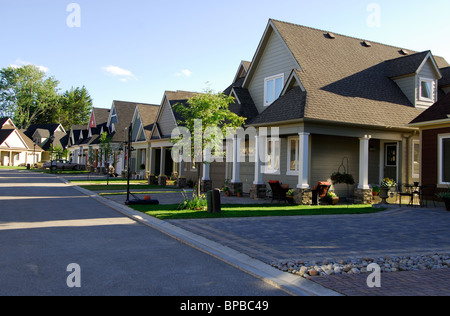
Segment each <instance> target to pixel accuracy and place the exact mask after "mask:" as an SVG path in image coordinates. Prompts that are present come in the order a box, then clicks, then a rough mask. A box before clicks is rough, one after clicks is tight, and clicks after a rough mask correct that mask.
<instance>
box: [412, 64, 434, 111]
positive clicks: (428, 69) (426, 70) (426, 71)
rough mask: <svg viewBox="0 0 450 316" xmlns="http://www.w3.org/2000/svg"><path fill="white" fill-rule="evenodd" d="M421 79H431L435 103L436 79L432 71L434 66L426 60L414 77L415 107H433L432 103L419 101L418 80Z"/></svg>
mask: <svg viewBox="0 0 450 316" xmlns="http://www.w3.org/2000/svg"><path fill="white" fill-rule="evenodd" d="M421 78H426V79H433V80H434V81H433V86H432V89H431V90H432V91H433V99H434V100H435V101H437V97H436V95H437V81H436V80H437V77H436V73H435V71H434V66H433V64H432V63H431V61H430V60H428V61H427V62H426V63H425V65H423V67H422V69H421V70H420V72H419V73H418V74H417V76H416V98H417V101H416V104H415V105H416V106H422V107H423V106H425V107H430V106H431V105H433V103H434V102H427V101H422V100H420V79H421Z"/></svg>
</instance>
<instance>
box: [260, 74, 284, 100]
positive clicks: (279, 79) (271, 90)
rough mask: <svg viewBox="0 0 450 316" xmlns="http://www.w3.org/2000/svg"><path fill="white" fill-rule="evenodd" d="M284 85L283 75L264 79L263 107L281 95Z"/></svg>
mask: <svg viewBox="0 0 450 316" xmlns="http://www.w3.org/2000/svg"><path fill="white" fill-rule="evenodd" d="M283 84H284V74H279V75H275V76H271V77H267V78H266V79H264V106H269V105H271V104H272V103H273V102H275V101H276V100H277V99H278V98H279V97H280V95H281V91H282V90H283Z"/></svg>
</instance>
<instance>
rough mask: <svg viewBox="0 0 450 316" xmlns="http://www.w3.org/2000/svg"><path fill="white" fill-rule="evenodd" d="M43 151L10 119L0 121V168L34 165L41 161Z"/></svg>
mask: <svg viewBox="0 0 450 316" xmlns="http://www.w3.org/2000/svg"><path fill="white" fill-rule="evenodd" d="M43 151H44V150H43V149H42V148H41V147H40V146H39V145H37V144H35V143H34V142H33V141H32V140H31V139H30V138H28V137H27V136H26V135H25V134H24V133H23V132H21V131H20V130H18V129H17V128H16V126H15V125H14V123H13V121H12V120H11V119H9V118H2V119H0V166H26V165H28V164H29V165H34V164H35V163H38V162H40V161H41V155H42V152H43Z"/></svg>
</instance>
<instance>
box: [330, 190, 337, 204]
mask: <svg viewBox="0 0 450 316" xmlns="http://www.w3.org/2000/svg"><path fill="white" fill-rule="evenodd" d="M327 198H328V201H329V202H330V204H331V205H336V204H338V203H339V197H338V196H337V194H336V193H334V192H333V191H328V193H327Z"/></svg>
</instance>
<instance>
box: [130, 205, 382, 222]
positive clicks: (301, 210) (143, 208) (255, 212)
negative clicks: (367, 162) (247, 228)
mask: <svg viewBox="0 0 450 316" xmlns="http://www.w3.org/2000/svg"><path fill="white" fill-rule="evenodd" d="M177 206H178V204H172V205H133V206H130V207H132V208H133V209H135V210H137V211H139V212H143V213H145V214H147V215H150V216H153V217H156V218H159V219H163V220H167V219H196V218H231V217H261V216H299V215H337V214H369V213H376V212H381V211H384V210H385V209H383V208H373V207H372V206H371V205H348V206H347V205H336V206H329V205H320V206H302V205H286V204H248V205H243V204H239V205H232V204H229V205H222V213H221V214H210V213H208V212H206V211H190V210H177Z"/></svg>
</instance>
